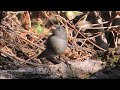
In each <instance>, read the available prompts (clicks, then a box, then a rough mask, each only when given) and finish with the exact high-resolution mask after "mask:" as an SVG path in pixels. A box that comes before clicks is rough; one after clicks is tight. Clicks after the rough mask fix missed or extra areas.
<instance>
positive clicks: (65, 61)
mask: <svg viewBox="0 0 120 90" xmlns="http://www.w3.org/2000/svg"><path fill="white" fill-rule="evenodd" d="M60 57H61V55H59V60H61V61H63V62H64V63H65V64H66V65H67V66H69V67H70V65H71V64H69V63H68V61H67V60H63V59H61V58H60Z"/></svg>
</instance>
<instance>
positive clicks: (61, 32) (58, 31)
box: [53, 25, 67, 39]
mask: <svg viewBox="0 0 120 90" xmlns="http://www.w3.org/2000/svg"><path fill="white" fill-rule="evenodd" d="M53 29H54V31H53V35H55V36H58V37H59V38H63V39H66V38H67V33H66V31H65V28H64V27H63V26H61V25H55V26H53Z"/></svg>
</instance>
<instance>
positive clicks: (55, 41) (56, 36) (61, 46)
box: [38, 25, 68, 64]
mask: <svg viewBox="0 0 120 90" xmlns="http://www.w3.org/2000/svg"><path fill="white" fill-rule="evenodd" d="M67 43H68V41H67V33H66V31H65V28H64V27H62V26H61V25H55V30H54V31H53V34H52V35H50V36H49V37H48V40H47V41H46V44H45V45H46V49H45V50H44V51H43V52H42V53H41V54H40V55H39V56H38V58H39V59H42V58H44V57H45V58H46V59H47V60H49V61H51V62H52V63H54V64H59V63H60V61H59V60H56V59H54V57H55V56H57V55H60V54H61V53H63V52H64V51H65V49H66V48H67Z"/></svg>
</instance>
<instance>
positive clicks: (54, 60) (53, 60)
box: [47, 56, 61, 64]
mask: <svg viewBox="0 0 120 90" xmlns="http://www.w3.org/2000/svg"><path fill="white" fill-rule="evenodd" d="M47 60H49V61H51V62H52V63H53V64H59V63H61V62H60V61H59V60H56V59H55V58H54V57H52V56H47Z"/></svg>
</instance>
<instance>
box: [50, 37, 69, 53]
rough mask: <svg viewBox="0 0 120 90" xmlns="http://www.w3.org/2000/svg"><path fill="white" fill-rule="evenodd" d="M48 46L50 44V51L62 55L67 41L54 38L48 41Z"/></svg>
mask: <svg viewBox="0 0 120 90" xmlns="http://www.w3.org/2000/svg"><path fill="white" fill-rule="evenodd" d="M48 44H50V45H49V46H50V48H51V50H53V51H54V52H55V53H57V54H60V53H63V52H64V51H65V49H66V48H67V40H64V39H61V38H58V37H54V36H53V37H51V38H50V39H49V43H48Z"/></svg>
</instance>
